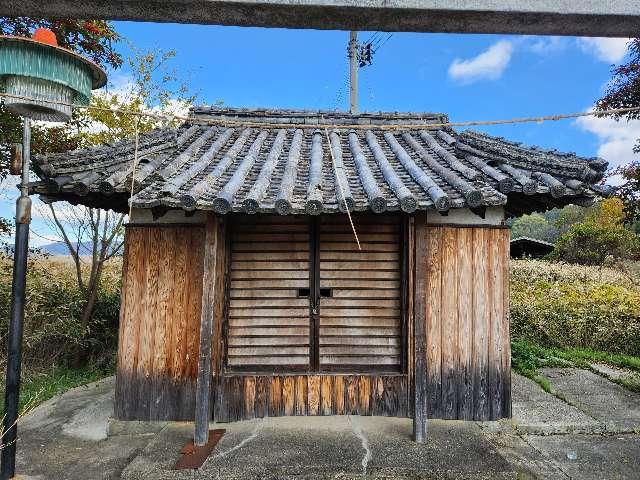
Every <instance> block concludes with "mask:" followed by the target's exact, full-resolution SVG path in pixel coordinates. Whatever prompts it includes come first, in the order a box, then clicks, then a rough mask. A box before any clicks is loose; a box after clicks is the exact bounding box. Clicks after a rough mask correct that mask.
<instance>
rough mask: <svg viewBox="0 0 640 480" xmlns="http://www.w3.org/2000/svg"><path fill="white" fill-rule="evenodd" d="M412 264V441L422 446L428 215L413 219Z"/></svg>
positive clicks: (425, 381) (425, 361) (425, 379)
mask: <svg viewBox="0 0 640 480" xmlns="http://www.w3.org/2000/svg"><path fill="white" fill-rule="evenodd" d="M414 225H415V234H414V242H415V249H416V251H415V257H414V258H415V261H414V272H408V274H409V275H415V277H414V295H415V296H414V309H415V313H414V323H413V325H414V332H413V348H414V352H413V359H414V360H413V361H414V368H413V374H414V381H413V385H414V401H413V439H414V441H416V442H417V443H423V442H424V441H425V438H426V436H427V360H426V338H425V330H426V312H427V304H426V302H427V285H426V277H427V268H426V266H427V254H428V253H429V252H428V251H427V240H428V239H427V216H426V214H424V213H421V214H419V215H418V216H416V218H415V223H414Z"/></svg>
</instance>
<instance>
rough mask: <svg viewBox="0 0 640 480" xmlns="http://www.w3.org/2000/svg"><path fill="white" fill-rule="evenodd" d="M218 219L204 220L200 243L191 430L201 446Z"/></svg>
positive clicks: (205, 435)
mask: <svg viewBox="0 0 640 480" xmlns="http://www.w3.org/2000/svg"><path fill="white" fill-rule="evenodd" d="M218 221H219V220H218V218H217V217H215V216H213V215H209V216H208V217H207V225H206V234H205V242H204V249H205V250H204V272H203V278H202V309H201V313H200V353H199V355H198V379H197V385H196V411H195V431H194V436H193V443H194V444H195V445H196V446H202V445H205V444H206V443H207V441H208V439H209V419H210V418H211V403H210V400H211V344H212V333H213V321H214V311H215V309H214V305H215V303H216V301H220V300H219V299H216V293H217V292H216V291H215V286H216V262H217V260H218V259H217V253H218V240H219V239H218Z"/></svg>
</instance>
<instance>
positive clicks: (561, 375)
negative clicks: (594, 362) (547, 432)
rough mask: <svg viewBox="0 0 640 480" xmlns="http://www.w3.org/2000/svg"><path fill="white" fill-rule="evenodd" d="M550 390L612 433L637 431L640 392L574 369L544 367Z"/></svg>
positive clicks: (585, 371) (638, 427)
mask: <svg viewBox="0 0 640 480" xmlns="http://www.w3.org/2000/svg"><path fill="white" fill-rule="evenodd" d="M542 374H543V375H545V376H546V377H547V378H548V379H549V380H550V381H551V385H552V388H553V392H554V393H556V394H558V395H561V396H562V397H563V398H565V399H566V401H567V402H568V403H570V404H571V405H574V406H575V407H576V408H578V409H579V410H580V411H582V412H584V413H585V414H587V415H588V416H590V417H592V418H594V419H596V420H597V421H598V422H600V423H602V424H603V425H605V426H606V428H607V430H608V431H612V432H618V433H620V432H635V431H640V394H637V393H634V392H631V391H629V390H627V389H625V388H624V387H622V386H620V385H618V384H616V383H613V382H611V381H609V380H607V379H606V378H604V377H602V376H600V375H598V374H596V373H593V372H590V371H588V370H580V369H577V368H545V369H543V370H542Z"/></svg>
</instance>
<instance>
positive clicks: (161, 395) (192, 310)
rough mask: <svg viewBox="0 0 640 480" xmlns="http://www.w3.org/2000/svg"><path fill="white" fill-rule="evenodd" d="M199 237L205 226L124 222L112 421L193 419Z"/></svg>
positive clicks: (199, 295) (200, 259) (201, 239)
mask: <svg viewBox="0 0 640 480" xmlns="http://www.w3.org/2000/svg"><path fill="white" fill-rule="evenodd" d="M204 239H205V235H204V226H168V225H163V226H129V227H127V231H126V237H125V254H124V265H123V281H122V299H121V307H120V334H119V344H118V367H117V382H116V397H115V416H116V418H119V419H122V420H164V419H170V420H186V419H192V418H193V414H194V407H195V404H194V402H195V383H196V375H197V368H198V350H199V332H200V310H201V299H202V274H203V254H204Z"/></svg>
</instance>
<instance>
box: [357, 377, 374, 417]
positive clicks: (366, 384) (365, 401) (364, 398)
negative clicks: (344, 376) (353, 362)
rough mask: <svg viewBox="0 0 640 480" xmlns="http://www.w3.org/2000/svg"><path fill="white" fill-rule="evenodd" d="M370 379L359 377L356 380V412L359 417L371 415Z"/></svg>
mask: <svg viewBox="0 0 640 480" xmlns="http://www.w3.org/2000/svg"><path fill="white" fill-rule="evenodd" d="M370 403H371V379H370V377H368V376H367V375H361V376H360V379H359V380H358V411H359V413H360V415H371V410H370Z"/></svg>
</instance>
